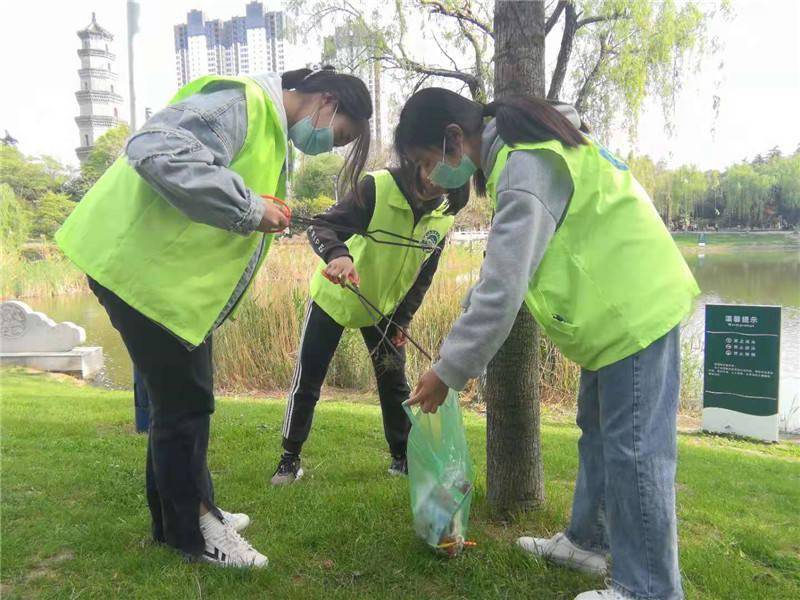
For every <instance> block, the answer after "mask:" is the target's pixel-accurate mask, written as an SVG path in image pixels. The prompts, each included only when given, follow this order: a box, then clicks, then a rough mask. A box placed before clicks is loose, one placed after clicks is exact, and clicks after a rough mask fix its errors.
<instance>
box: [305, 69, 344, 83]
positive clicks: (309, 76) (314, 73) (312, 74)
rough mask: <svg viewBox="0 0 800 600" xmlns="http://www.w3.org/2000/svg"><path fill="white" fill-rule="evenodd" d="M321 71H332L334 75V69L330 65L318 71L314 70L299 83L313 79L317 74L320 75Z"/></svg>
mask: <svg viewBox="0 0 800 600" xmlns="http://www.w3.org/2000/svg"><path fill="white" fill-rule="evenodd" d="M323 71H333V72H334V73H336V67H333V66H331V65H325V66H324V67H322V68H320V69H314V70H313V71H311V73H309V74H308V75H306V76H305V77H303V79H302V80H301V81H305V80H306V79H309V78H311V77H313V76H314V75H316V74H317V73H322V72H323Z"/></svg>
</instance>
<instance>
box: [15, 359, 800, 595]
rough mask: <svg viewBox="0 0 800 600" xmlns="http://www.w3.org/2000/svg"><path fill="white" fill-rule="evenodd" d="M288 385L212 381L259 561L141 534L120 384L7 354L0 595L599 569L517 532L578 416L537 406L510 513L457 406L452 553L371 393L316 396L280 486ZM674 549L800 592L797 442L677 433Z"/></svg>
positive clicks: (373, 585)
mask: <svg viewBox="0 0 800 600" xmlns="http://www.w3.org/2000/svg"><path fill="white" fill-rule="evenodd" d="M282 411H283V402H282V401H279V400H274V399H271V400H253V399H232V398H225V399H222V400H221V401H220V402H219V404H218V408H217V413H216V415H215V418H214V421H213V434H212V442H211V452H210V457H209V460H210V466H211V470H212V471H213V473H214V476H215V478H216V479H215V482H216V492H217V500H218V502H219V504H220V505H221V506H222V507H223V508H226V509H228V510H236V511H244V512H247V513H248V514H249V515H250V516H251V518H252V519H253V524H252V525H251V526H250V528H249V529H248V530H247V532H246V533H247V538H248V539H249V540H250V541H251V542H252V543H253V544H254V545H255V546H256V547H257V548H258V549H260V550H262V551H263V552H265V553H266V554H267V555H268V556H269V558H270V567H269V568H268V569H267V570H264V571H258V572H252V571H239V570H232V569H228V570H225V569H216V568H213V567H210V566H208V565H198V564H194V565H190V564H185V563H184V562H182V561H181V559H179V558H178V557H177V556H176V555H175V554H173V553H172V552H170V551H169V550H167V549H166V548H163V547H156V546H153V545H151V544H150V543H149V542H148V514H147V509H146V507H145V501H144V497H143V462H144V451H145V438H144V437H143V436H140V435H136V434H135V433H133V427H132V425H131V420H132V412H133V411H132V400H131V396H130V394H129V393H124V392H105V391H101V390H98V389H96V388H92V387H88V386H80V385H76V384H73V383H71V382H69V381H66V380H64V379H62V378H55V377H50V376H44V375H34V374H29V373H25V372H21V371H3V372H2V415H1V417H2V504H1V505H0V506H1V507H2V571H1V574H0V579H1V580H2V596H3V597H4V598H25V597H29V598H50V597H53V598H56V597H57V598H75V597H81V598H117V597H125V598H201V597H202V598H249V597H254V598H255V597H261V598H385V599H387V600H388V599H390V598H391V599H394V598H437V599H443V598H542V599H548V598H568V599H571V598H573V597H574V596H575V594H577V593H578V592H580V591H583V590H586V589H592V588H594V587H598V586H601V585H602V582H601V581H599V580H597V579H593V578H591V577H587V576H582V575H577V574H574V573H572V572H569V571H567V570H564V569H561V568H557V567H554V566H550V565H547V564H544V563H541V562H537V561H534V560H533V559H531V558H528V557H527V556H524V555H523V554H521V553H520V552H519V551H517V549H516V548H515V547H514V545H513V544H512V542H513V540H514V539H515V538H516V537H517V536H518V535H520V534H523V533H530V532H536V533H538V534H542V535H548V534H552V533H554V532H556V531H559V530H561V529H562V528H563V527H564V526H565V524H566V522H567V518H568V515H569V505H570V497H571V493H572V486H573V479H574V477H575V472H576V468H577V463H576V450H575V442H576V439H577V437H578V432H577V430H576V428H575V427H574V425H572V424H571V423H568V422H564V420H563V419H560V418H558V417H557V416H555V415H545V418H544V426H543V446H544V460H545V473H546V476H547V486H546V487H547V504H546V506H545V508H544V509H542V510H541V511H538V512H535V513H532V514H529V515H527V516H524V517H521V518H520V519H519V520H518V522H515V523H513V524H510V525H506V526H503V525H499V524H494V523H491V522H490V521H489V519H488V515H487V512H486V506H485V502H484V492H485V483H484V480H485V477H484V470H485V457H484V435H485V423H484V420H483V419H482V418H481V417H480V416H478V415H473V414H468V415H467V416H466V424H467V428H468V437H469V441H470V444H471V447H472V450H473V456H474V459H475V462H476V467H477V469H476V470H477V473H478V479H477V497H476V501H475V503H474V505H473V514H472V522H471V527H470V534H469V537H470V538H471V539H474V540H475V541H477V543H478V546H477V547H476V548H474V549H471V550H469V551H468V552H467V553H466V554H465V555H464V556H462V557H461V558H458V559H455V560H446V559H442V558H439V557H436V556H434V555H432V554H431V553H430V552H429V551H428V550H427V548H426V547H425V546H424V544H423V543H422V542H421V541H419V540H417V539H416V538H415V537H414V534H413V532H412V529H411V517H410V510H409V505H408V490H407V487H406V486H407V483H406V481H405V480H404V479H391V478H389V477H388V476H387V475H386V467H387V465H388V455H387V453H386V450H385V448H384V445H385V444H384V440H383V433H382V429H381V422H380V417H379V410H378V408H377V406H373V405H363V404H356V403H350V402H324V403H322V404H321V405H320V406H319V409H318V411H317V416H316V424H315V429H314V433H313V436H312V438H311V440H310V442H309V443H308V445H307V448H306V451H305V453H304V459H305V467H306V471H307V476H306V478H304V479H303V480H302V481H301V482H300V483H298V484H297V485H294V486H290V487H288V488H280V489H273V488H271V487H269V486H268V485H267V478H268V476H269V475H271V472H272V469H273V468H274V466H275V462H276V459H277V456H278V451H279V437H280V426H281V417H282ZM678 479H679V492H678V494H679V495H678V500H679V515H680V540H681V563H682V569H683V574H684V585H685V588H686V592H687V597H688V598H736V599H741V598H754V599H755V598H758V599H763V598H800V558H799V557H798V556H799V555H800V526H798V523H799V522H800V448H798V447H797V446H790V445H779V446H767V445H761V444H756V443H748V442H743V441H736V440H730V439H723V438H716V437H706V436H693V435H689V436H681V439H680V463H679V469H678Z"/></svg>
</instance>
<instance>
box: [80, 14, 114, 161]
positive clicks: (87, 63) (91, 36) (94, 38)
mask: <svg viewBox="0 0 800 600" xmlns="http://www.w3.org/2000/svg"><path fill="white" fill-rule="evenodd" d="M78 37H79V38H80V40H81V46H80V48H78V56H79V57H80V59H81V68H80V69H79V70H78V76H79V77H80V85H81V88H80V90H78V91H77V92H75V97H76V98H77V100H78V106H79V107H80V114H79V115H78V116H77V117H75V122H76V123H77V124H78V129H79V131H80V140H81V141H80V146H78V148H76V149H75V152H76V153H77V155H78V159H79V160H80V161H81V162H83V161H84V160H86V157H87V156H89V152H91V150H92V147H94V143H95V140H97V138H99V137H100V136H101V135H103V134H104V133H105V132H106V131H108V130H109V129H111V128H112V127H116V126H117V124H119V122H120V111H121V110H122V96H121V95H120V94H119V92H118V89H119V82H118V75H117V72H116V71H115V70H114V61H115V60H116V55H115V54H114V53H113V52H111V49H110V44H111V42H112V41H113V40H114V36H113V35H111V33H109V31H108V30H106V29H104V28H102V27H100V25H98V24H97V19H96V18H95V14H94V13H92V22H91V23H89V25H88V27H86V28H85V29H82V30H81V31H79V32H78Z"/></svg>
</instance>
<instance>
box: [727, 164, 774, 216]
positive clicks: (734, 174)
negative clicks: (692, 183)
mask: <svg viewBox="0 0 800 600" xmlns="http://www.w3.org/2000/svg"><path fill="white" fill-rule="evenodd" d="M773 183H774V178H773V177H772V176H770V175H767V174H765V173H761V172H759V171H758V170H756V168H755V167H754V166H753V165H751V164H748V163H746V162H745V163H741V164H738V165H733V166H731V167H729V168H728V170H727V171H726V172H725V175H724V177H723V178H722V181H721V183H720V187H721V189H722V194H723V195H724V197H725V214H724V221H725V223H726V224H728V225H745V226H747V227H761V226H763V225H764V224H765V223H764V217H765V208H766V207H767V205H768V204H769V202H770V200H771V198H772V186H773Z"/></svg>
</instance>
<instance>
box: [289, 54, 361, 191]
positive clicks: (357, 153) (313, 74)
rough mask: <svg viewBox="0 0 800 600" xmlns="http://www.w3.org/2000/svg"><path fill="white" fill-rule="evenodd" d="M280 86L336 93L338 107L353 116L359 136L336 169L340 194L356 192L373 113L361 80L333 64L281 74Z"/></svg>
mask: <svg viewBox="0 0 800 600" xmlns="http://www.w3.org/2000/svg"><path fill="white" fill-rule="evenodd" d="M281 87H282V88H283V89H285V90H296V91H298V92H302V93H306V94H314V93H322V92H327V93H329V94H331V95H333V96H335V97H336V100H337V101H338V103H339V104H338V106H339V108H338V110H339V112H342V113H344V114H346V115H347V116H348V117H350V118H351V119H353V121H354V122H355V123H356V125H357V126H358V127H359V128H360V131H359V134H358V137H357V138H356V139H355V141H354V142H353V144H352V146H351V148H350V151H349V152H348V153H347V158H346V159H345V163H344V165H342V170H341V172H340V173H339V182H338V185H339V195H340V197H344V195H345V193H346V192H347V190H348V188H349V189H351V190H353V192H354V193H356V194H357V193H358V180H359V178H360V177H361V173H362V171H363V170H364V165H365V164H366V163H367V157H368V155H369V144H370V128H369V119H370V118H371V117H372V98H371V97H370V95H369V90H368V89H367V86H366V85H364V82H363V81H361V80H360V79H359V78H358V77H355V76H353V75H348V74H347V73H338V72H337V71H336V70H335V69H334V68H333V67H331V66H325V67H323V68H322V69H318V70H316V71H312V70H311V69H296V70H294V71H287V72H285V73H283V74H282V75H281Z"/></svg>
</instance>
